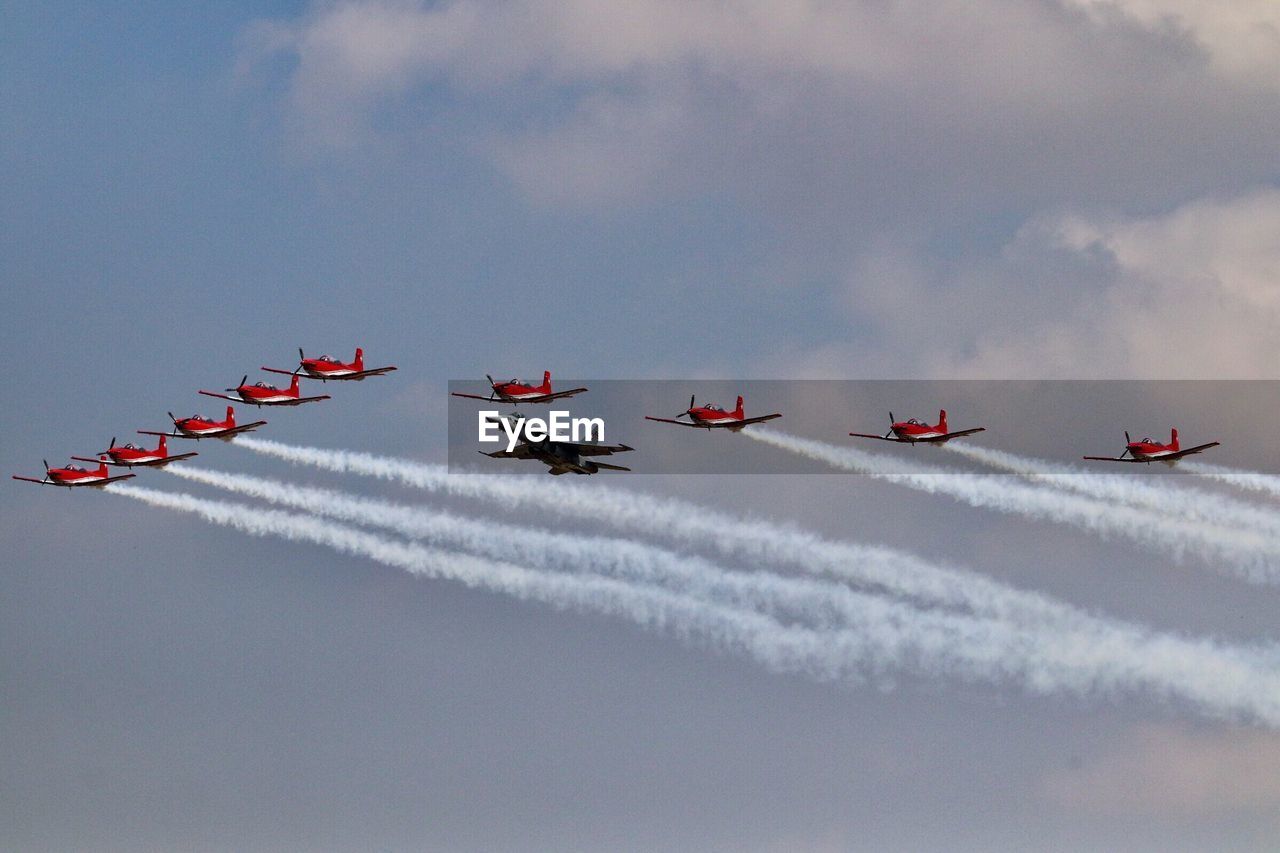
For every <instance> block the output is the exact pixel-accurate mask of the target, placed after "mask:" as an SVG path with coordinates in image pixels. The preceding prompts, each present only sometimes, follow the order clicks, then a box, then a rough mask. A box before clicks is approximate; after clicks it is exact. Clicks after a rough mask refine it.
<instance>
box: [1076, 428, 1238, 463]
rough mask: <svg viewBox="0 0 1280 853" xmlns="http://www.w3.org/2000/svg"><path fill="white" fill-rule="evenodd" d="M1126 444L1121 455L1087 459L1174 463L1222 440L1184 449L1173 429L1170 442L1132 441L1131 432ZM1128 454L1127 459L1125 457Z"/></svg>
mask: <svg viewBox="0 0 1280 853" xmlns="http://www.w3.org/2000/svg"><path fill="white" fill-rule="evenodd" d="M1124 440H1125V446H1124V452H1123V453H1121V454H1120V455H1119V456H1086V457H1084V458H1085V459H1092V460H1094V461H1096V462H1148V463H1150V462H1164V463H1166V464H1169V465H1172V464H1173V463H1174V462H1177V461H1178V460H1179V459H1181V458H1182V457H1184V456H1190V455H1191V454H1193V453H1200V452H1201V451H1203V450H1208V449H1209V448H1210V447H1217V446H1218V445H1219V444H1221V442H1218V441H1211V442H1209V443H1208V444H1198V445H1196V446H1195V447H1188V448H1187V449H1186V450H1183V449H1182V448H1181V446H1180V445H1179V444H1178V431H1177V430H1176V429H1175V430H1173V436H1172V437H1171V438H1170V439H1169V443H1168V444H1161V443H1160V442H1158V441H1156V440H1155V439H1153V438H1150V437H1148V438H1144V439H1142V441H1130V440H1129V433H1128V432H1126V433H1125V434H1124ZM1126 456H1128V458H1127V459H1126V458H1125V457H1126Z"/></svg>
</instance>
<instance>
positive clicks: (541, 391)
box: [452, 370, 587, 405]
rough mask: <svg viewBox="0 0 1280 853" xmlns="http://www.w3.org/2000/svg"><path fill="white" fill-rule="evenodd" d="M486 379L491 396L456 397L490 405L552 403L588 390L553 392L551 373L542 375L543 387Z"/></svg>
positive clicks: (488, 377) (462, 395)
mask: <svg viewBox="0 0 1280 853" xmlns="http://www.w3.org/2000/svg"><path fill="white" fill-rule="evenodd" d="M484 378H485V379H488V380H489V385H490V386H491V387H492V388H493V390H492V391H490V392H489V396H487V397H485V396H482V395H480V394H463V393H460V392H458V391H454V392H452V393H453V396H455V397H466V398H467V399H468V400H484V401H486V402H489V403H498V402H502V403H511V404H512V405H515V404H517V403H550V402H551V401H552V400H560V399H563V398H565V397H572V396H573V395H574V394H581V393H582V392H584V391H586V390H587V389H586V388H573V389H570V390H568V391H552V390H551V371H550V370H548V371H545V372H544V373H543V374H542V384H541V385H530V384H529V383H527V382H525V381H523V380H521V379H512V380H511V381H510V382H494V381H493V377H492V376H489V375H487V374H486V375H485V377H484Z"/></svg>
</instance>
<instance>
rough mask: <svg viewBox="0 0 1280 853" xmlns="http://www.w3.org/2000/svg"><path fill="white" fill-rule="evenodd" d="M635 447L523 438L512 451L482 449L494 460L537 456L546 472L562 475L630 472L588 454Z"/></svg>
mask: <svg viewBox="0 0 1280 853" xmlns="http://www.w3.org/2000/svg"><path fill="white" fill-rule="evenodd" d="M629 450H635V448H634V447H628V446H627V445H625V444H588V443H585V442H575V441H528V440H525V441H521V442H520V443H519V444H517V445H516V446H515V449H513V450H495V451H493V452H492V453H485V452H484V451H483V450H481V451H480V452H481V453H483V454H484V455H485V456H488V457H490V458H491V459H536V460H538V461H539V462H541V463H543V464H544V465H546V466H547V469H548V470H547V473H548V474H554V475H557V476H558V475H560V474H596V473H599V472H600V471H602V470H606V469H607V470H609V471H630V470H631V469H630V468H626V467H624V466H622V465H611V464H609V463H608V462H596V461H594V460H592V459H588V458H585V457H589V456H612V455H613V454H615V453H626V452H627V451H629Z"/></svg>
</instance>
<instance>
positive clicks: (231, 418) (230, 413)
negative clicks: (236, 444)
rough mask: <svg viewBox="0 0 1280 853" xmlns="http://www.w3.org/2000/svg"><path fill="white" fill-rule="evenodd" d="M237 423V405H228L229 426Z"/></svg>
mask: <svg viewBox="0 0 1280 853" xmlns="http://www.w3.org/2000/svg"><path fill="white" fill-rule="evenodd" d="M235 425H236V409H235V406H227V426H229V427H233V426H235Z"/></svg>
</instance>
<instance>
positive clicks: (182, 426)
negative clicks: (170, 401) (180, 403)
mask: <svg viewBox="0 0 1280 853" xmlns="http://www.w3.org/2000/svg"><path fill="white" fill-rule="evenodd" d="M169 420H171V421H173V432H155V431H154V430H149V429H140V430H138V434H139V435H159V436H163V437H165V438H194V439H197V440H199V439H201V438H221V439H224V440H226V439H230V438H231V437H232V436H236V435H239V434H240V433H242V432H250V431H252V430H255V429H257V428H258V427H260V426H265V425H266V423H267V422H266V421H254V422H253V423H249V424H241V425H240V426H236V410H235V409H234V408H233V407H231V406H227V419H226V420H225V421H215V420H211V419H210V418H209V417H208V416H207V415H192V416H191V417H189V418H175V417H174V416H173V412H169Z"/></svg>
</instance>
